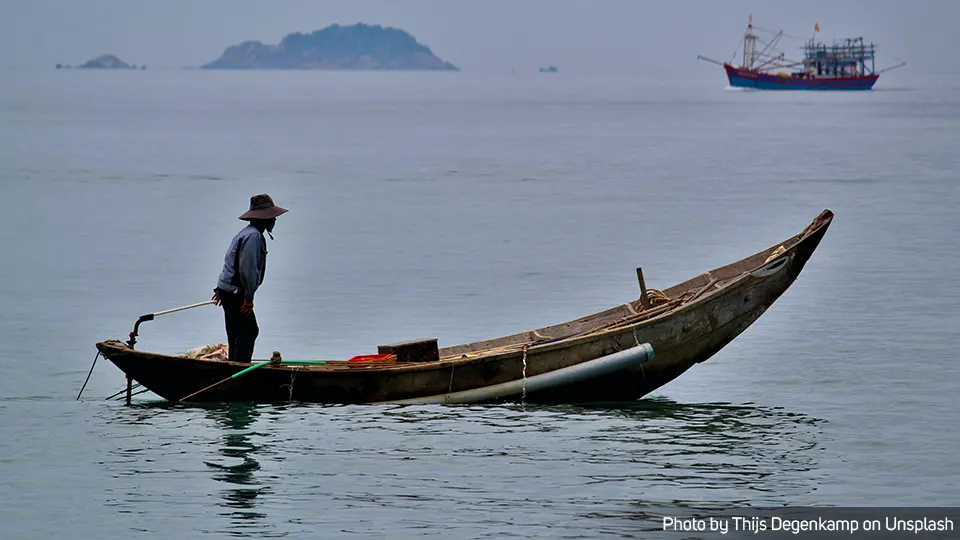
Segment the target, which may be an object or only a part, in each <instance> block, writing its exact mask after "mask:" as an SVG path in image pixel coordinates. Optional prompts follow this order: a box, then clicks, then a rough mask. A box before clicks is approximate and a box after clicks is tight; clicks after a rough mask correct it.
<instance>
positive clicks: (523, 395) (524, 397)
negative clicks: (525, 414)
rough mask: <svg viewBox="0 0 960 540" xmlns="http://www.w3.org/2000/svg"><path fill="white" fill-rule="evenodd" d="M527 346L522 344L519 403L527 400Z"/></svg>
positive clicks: (521, 403)
mask: <svg viewBox="0 0 960 540" xmlns="http://www.w3.org/2000/svg"><path fill="white" fill-rule="evenodd" d="M527 348H528V347H527V346H526V345H524V346H523V386H522V387H521V390H522V392H521V393H520V405H524V404H525V403H526V402H527Z"/></svg>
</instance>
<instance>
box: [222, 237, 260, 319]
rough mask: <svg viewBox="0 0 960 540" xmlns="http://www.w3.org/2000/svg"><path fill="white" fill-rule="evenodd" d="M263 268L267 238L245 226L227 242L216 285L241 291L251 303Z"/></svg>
mask: <svg viewBox="0 0 960 540" xmlns="http://www.w3.org/2000/svg"><path fill="white" fill-rule="evenodd" d="M266 270H267V240H266V239H265V238H264V237H263V233H261V232H260V231H258V230H257V228H256V227H254V226H253V225H247V226H246V227H244V228H243V230H241V231H240V232H239V233H237V235H236V236H234V237H233V241H232V242H230V247H229V248H228V249H227V254H226V255H225V256H224V257H223V271H222V272H220V278H219V279H218V280H217V288H220V289H223V290H225V291H230V292H233V293H242V294H243V297H244V298H245V299H246V300H249V301H251V302H253V295H254V293H256V292H257V288H258V287H260V284H261V283H263V276H264V274H265V273H266Z"/></svg>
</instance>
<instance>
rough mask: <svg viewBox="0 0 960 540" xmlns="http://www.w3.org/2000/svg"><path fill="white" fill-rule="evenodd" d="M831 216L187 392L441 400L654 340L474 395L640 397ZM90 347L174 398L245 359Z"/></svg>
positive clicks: (113, 343) (220, 397)
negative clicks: (793, 231) (480, 336)
mask: <svg viewBox="0 0 960 540" xmlns="http://www.w3.org/2000/svg"><path fill="white" fill-rule="evenodd" d="M832 220H833V213H832V212H831V211H830V210H824V211H823V212H822V213H821V214H820V215H819V216H817V218H816V219H814V220H813V222H811V223H810V225H808V226H807V227H806V228H805V229H804V230H803V231H802V232H801V233H800V234H797V235H796V236H793V237H790V238H788V239H786V240H784V241H783V242H780V243H778V244H776V245H774V246H772V247H769V248H767V249H764V250H762V251H760V252H757V253H755V254H753V255H750V256H749V257H746V258H744V259H741V260H739V261H736V262H734V263H731V264H728V265H726V266H722V267H720V268H715V269H713V270H710V271H708V272H705V273H703V274H700V275H698V276H696V277H694V278H692V279H689V280H687V281H684V282H683V283H680V284H678V285H675V286H673V287H670V288H668V289H665V290H663V291H656V290H651V291H646V290H645V288H644V285H643V283H642V272H640V271H639V269H638V275H639V277H640V280H641V284H640V287H641V291H642V292H641V295H640V298H639V299H637V300H633V301H630V302H627V303H625V304H623V305H620V306H616V307H613V308H610V309H607V310H605V311H601V312H599V313H594V314H592V315H588V316H586V317H582V318H580V319H576V320H572V321H568V322H564V323H561V324H555V325H552V326H547V327H544V328H538V329H536V330H532V331H529V332H522V333H519V334H514V335H510V336H505V337H501V338H497V339H490V340H486V341H478V342H475V343H468V344H464V345H457V346H453V347H446V348H441V349H439V350H437V349H434V354H436V355H437V356H436V357H435V358H431V359H430V360H427V361H411V362H394V363H378V362H369V363H352V362H347V361H327V362H326V364H324V365H286V364H269V365H264V366H263V367H262V368H260V369H257V370H256V371H251V372H249V373H248V374H245V375H244V376H242V377H236V378H234V379H230V380H228V381H227V382H224V383H223V384H218V385H215V386H213V387H211V388H210V389H209V390H206V391H204V392H201V393H199V394H197V395H196V396H195V397H192V398H191V399H190V401H257V402H277V401H288V400H294V401H304V402H318V403H342V404H348V403H380V402H399V401H404V400H413V401H414V402H415V401H417V400H420V399H423V400H424V401H429V402H438V401H439V402H443V401H444V400H445V398H444V396H451V395H466V394H471V391H474V390H477V389H488V388H492V387H495V386H496V385H499V386H497V387H500V388H507V387H510V385H509V384H505V383H511V382H513V381H521V380H523V378H524V377H528V378H533V377H534V376H538V375H550V374H552V373H559V371H560V370H563V369H565V368H571V367H576V366H578V365H580V364H584V365H586V364H587V363H589V362H591V361H595V360H596V359H598V358H603V357H607V356H608V355H613V354H615V353H617V352H618V351H623V350H629V349H631V348H633V347H636V346H638V345H641V344H650V345H652V347H653V349H654V350H655V355H653V356H652V359H648V358H647V359H646V360H648V361H646V362H645V363H641V362H637V363H634V364H632V365H631V366H628V367H621V368H619V369H618V370H617V371H614V372H610V371H609V370H607V371H606V372H603V371H602V370H601V371H598V372H596V373H595V374H594V375H593V376H591V375H590V374H588V375H587V376H584V377H581V378H580V379H577V380H575V381H574V382H570V380H569V379H566V380H564V382H563V384H559V385H557V384H554V385H546V386H544V385H539V386H537V387H536V389H535V391H531V392H528V393H527V394H526V395H525V396H523V397H522V396H521V391H522V385H515V386H514V387H511V388H513V389H512V390H505V392H507V394H506V395H504V394H503V393H502V392H501V394H500V395H497V397H496V398H495V399H494V398H491V397H490V396H491V394H489V393H483V392H480V393H479V394H477V395H481V396H485V397H483V398H478V400H481V401H483V400H491V401H504V400H507V401H511V400H512V401H519V400H520V399H525V400H526V401H527V402H531V403H578V402H596V401H627V400H636V399H638V398H640V397H642V396H644V395H645V394H647V393H649V392H651V391H653V390H655V389H657V388H659V387H661V386H663V385H664V384H666V383H668V382H670V381H672V380H673V379H675V378H677V377H678V376H679V375H681V374H682V373H683V372H685V371H687V370H688V369H690V368H691V367H693V366H694V365H696V364H697V363H699V362H703V361H705V360H707V359H708V358H710V357H711V356H713V354H715V353H716V352H717V351H719V350H720V349H721V348H722V347H724V346H725V345H726V344H727V343H729V342H730V341H731V340H732V339H734V338H735V337H736V336H737V335H739V334H740V333H741V332H743V331H744V330H745V329H746V328H747V327H748V326H750V324H752V323H753V322H754V321H755V320H756V319H757V318H758V317H759V316H760V315H761V314H763V312H764V311H766V310H767V308H769V307H770V306H771V305H772V304H773V302H774V301H775V300H777V298H779V297H780V295H782V294H783V293H784V292H785V291H786V290H787V288H788V287H789V286H790V285H791V284H792V283H793V281H794V280H795V279H796V278H797V276H798V275H799V274H800V271H801V270H802V269H803V267H804V265H805V264H806V263H807V260H808V259H810V256H811V255H812V254H813V252H814V250H816V248H817V246H818V245H819V244H820V240H821V239H822V238H823V235H824V234H825V233H826V231H827V228H828V227H829V226H830V223H831V221H832ZM97 348H98V349H99V350H100V352H101V353H103V355H104V357H106V358H107V359H109V360H110V361H111V362H113V363H114V364H115V365H116V366H117V367H118V368H120V369H121V370H122V371H123V372H124V373H126V374H127V376H128V380H131V379H132V380H134V381H137V382H138V383H140V384H142V385H143V386H144V387H145V388H147V389H149V390H151V391H153V392H154V393H156V394H158V395H160V396H161V397H163V398H165V399H168V400H171V401H177V400H180V399H182V398H184V397H186V396H189V395H191V394H193V393H195V392H197V391H198V390H200V389H203V388H205V387H207V386H208V385H211V384H214V383H216V382H217V381H220V380H222V379H225V378H229V377H231V375H234V374H236V373H238V372H239V371H241V370H243V369H244V368H246V367H249V366H250V364H241V363H235V362H229V361H223V360H204V359H196V358H188V357H184V356H170V355H165V354H157V353H151V352H144V351H139V350H134V349H133V348H132V347H131V346H129V345H127V344H125V343H123V342H121V341H117V340H108V341H104V342H101V343H97ZM414 360H417V359H416V358H414ZM511 392H512V393H511ZM426 398H429V399H426ZM451 401H454V400H452V399H451ZM460 401H463V400H460ZM468 401H469V400H468Z"/></svg>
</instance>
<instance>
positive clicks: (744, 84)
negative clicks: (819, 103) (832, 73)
mask: <svg viewBox="0 0 960 540" xmlns="http://www.w3.org/2000/svg"><path fill="white" fill-rule="evenodd" d="M723 68H724V69H725V70H726V72H727V80H729V81H730V86H733V87H736V88H754V89H757V90H870V89H872V88H873V85H874V84H875V83H876V82H877V79H878V78H880V76H879V75H868V76H865V77H842V78H831V79H802V78H800V77H794V76H789V77H781V76H779V75H771V74H769V73H762V72H759V71H752V70H747V69H741V68H738V67H736V66H731V65H730V64H724V66H723Z"/></svg>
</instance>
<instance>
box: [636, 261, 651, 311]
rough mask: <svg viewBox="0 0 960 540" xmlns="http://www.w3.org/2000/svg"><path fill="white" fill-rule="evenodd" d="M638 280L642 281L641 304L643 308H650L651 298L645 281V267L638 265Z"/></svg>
mask: <svg viewBox="0 0 960 540" xmlns="http://www.w3.org/2000/svg"><path fill="white" fill-rule="evenodd" d="M637 280H638V281H639V282H640V305H641V306H643V309H650V298H649V297H647V284H646V283H645V282H644V281H643V268H640V267H639V266H638V267H637Z"/></svg>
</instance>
